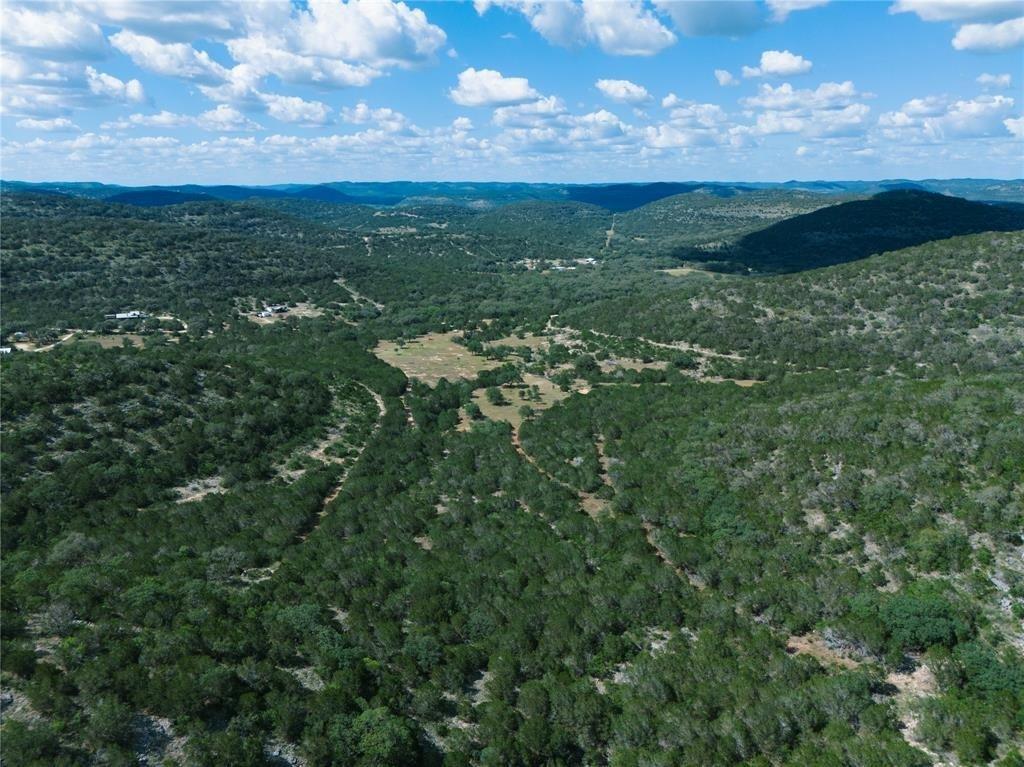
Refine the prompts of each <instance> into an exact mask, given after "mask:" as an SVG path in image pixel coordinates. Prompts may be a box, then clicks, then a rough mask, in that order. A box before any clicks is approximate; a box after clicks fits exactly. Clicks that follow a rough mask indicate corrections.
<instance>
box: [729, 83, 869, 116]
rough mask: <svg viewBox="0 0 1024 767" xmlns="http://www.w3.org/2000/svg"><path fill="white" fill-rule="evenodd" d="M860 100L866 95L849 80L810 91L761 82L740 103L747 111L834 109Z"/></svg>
mask: <svg viewBox="0 0 1024 767" xmlns="http://www.w3.org/2000/svg"><path fill="white" fill-rule="evenodd" d="M861 97H867V94H862V93H860V92H859V91H858V90H857V88H856V86H854V84H853V82H852V81H850V80H846V81H844V82H841V83H833V82H828V83H822V84H821V85H819V86H818V87H817V88H815V89H814V90H809V89H795V88H793V86H792V85H790V84H789V83H783V84H782V85H779V86H772V85H769V84H767V83H765V84H763V85H761V86H760V88H758V92H757V95H756V96H750V97H748V98H745V99H743V100H742V101H741V102H740V103H742V104H743V105H744V106H746V107H748V108H751V109H776V110H778V109H790V110H792V109H838V108H840V107H845V106H847V105H849V104H850V103H852V102H853V100H854V99H857V98H861Z"/></svg>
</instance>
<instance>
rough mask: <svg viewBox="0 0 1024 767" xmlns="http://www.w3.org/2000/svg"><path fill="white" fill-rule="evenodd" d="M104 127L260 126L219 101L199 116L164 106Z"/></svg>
mask: <svg viewBox="0 0 1024 767" xmlns="http://www.w3.org/2000/svg"><path fill="white" fill-rule="evenodd" d="M100 127H101V128H102V129H103V130H126V129H131V128H162V129H172V128H187V127H197V128H200V129H202V130H206V131H211V132H217V133H221V132H236V131H254V130H260V129H262V127H263V126H261V125H259V124H258V123H255V122H253V121H252V120H250V119H249V118H248V117H246V116H245V115H244V114H242V113H241V112H239V111H238V110H237V109H235V108H234V107H231V106H228V105H227V104H218V105H217V106H216V107H214V108H213V109H210V110H208V111H206V112H203V113H201V114H198V115H184V114H177V113H175V112H168V111H167V110H166V109H164V110H161V111H159V112H154V113H153V114H148V115H147V114H141V113H135V114H132V115H129V116H128V117H125V118H123V119H120V120H113V121H110V122H105V123H103V124H102V125H101V126H100Z"/></svg>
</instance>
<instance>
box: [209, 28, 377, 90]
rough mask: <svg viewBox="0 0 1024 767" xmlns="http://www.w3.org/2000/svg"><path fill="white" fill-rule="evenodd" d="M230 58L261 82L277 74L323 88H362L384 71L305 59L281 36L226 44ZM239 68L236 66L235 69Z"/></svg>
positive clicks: (253, 37) (260, 36) (289, 80)
mask: <svg viewBox="0 0 1024 767" xmlns="http://www.w3.org/2000/svg"><path fill="white" fill-rule="evenodd" d="M227 48H228V52H229V53H230V54H231V57H232V58H233V59H234V60H235V61H238V62H240V63H239V65H238V66H240V67H245V68H246V71H247V72H248V73H249V76H250V77H252V78H258V79H262V78H263V77H266V76H268V75H274V76H276V77H278V78H279V79H281V80H282V81H284V82H286V83H292V84H295V85H314V86H318V87H324V88H347V87H362V86H365V85H369V84H370V83H371V82H373V80H374V79H375V78H377V77H380V75H381V74H382V72H381V71H380V70H379V69H375V68H374V67H370V66H367V65H365V64H350V63H348V62H346V61H342V60H341V59H337V58H328V57H324V56H304V55H300V54H297V53H294V52H292V51H291V50H289V44H288V42H287V41H285V39H284V38H282V37H280V36H278V35H263V34H254V35H250V36H248V37H245V38H240V39H238V40H230V41H228V43H227ZM236 68H237V67H236Z"/></svg>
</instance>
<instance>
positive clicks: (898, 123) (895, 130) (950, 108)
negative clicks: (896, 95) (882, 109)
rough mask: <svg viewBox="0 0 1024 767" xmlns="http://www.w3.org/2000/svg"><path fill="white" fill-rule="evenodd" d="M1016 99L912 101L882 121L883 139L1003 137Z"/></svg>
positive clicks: (931, 141) (918, 139)
mask: <svg viewBox="0 0 1024 767" xmlns="http://www.w3.org/2000/svg"><path fill="white" fill-rule="evenodd" d="M1013 106H1014V100H1013V99H1012V98H1010V97H1009V96H1001V95H996V96H993V95H982V96H978V97H976V98H973V99H960V100H957V101H953V102H948V101H947V100H946V99H942V98H939V97H934V96H932V97H928V98H924V99H911V100H910V101H908V102H907V103H906V104H904V105H903V107H902V108H901V109H900V110H898V111H895V112H886V113H885V114H883V115H881V116H880V117H879V119H878V127H879V130H880V131H881V134H882V136H884V137H885V138H887V139H890V140H893V141H910V142H925V143H935V142H944V141H948V140H951V139H971V138H985V137H992V136H999V135H1003V128H1004V127H1006V120H1007V119H1012V116H1011V115H1012V112H1013Z"/></svg>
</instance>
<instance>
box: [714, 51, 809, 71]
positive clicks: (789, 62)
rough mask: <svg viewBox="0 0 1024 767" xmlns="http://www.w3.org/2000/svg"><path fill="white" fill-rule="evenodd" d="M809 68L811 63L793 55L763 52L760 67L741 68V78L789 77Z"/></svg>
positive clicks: (786, 52) (782, 52) (780, 52)
mask: <svg viewBox="0 0 1024 767" xmlns="http://www.w3.org/2000/svg"><path fill="white" fill-rule="evenodd" d="M811 67H813V62H811V61H810V60H808V59H805V58H804V57H803V56H798V55H796V54H795V53H790V52H789V51H765V52H764V53H762V54H761V65H760V66H758V67H743V76H744V77H790V76H792V75H802V74H806V73H807V72H810V71H811ZM716 74H717V73H716ZM727 74H728V73H727ZM730 77H731V75H730Z"/></svg>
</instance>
